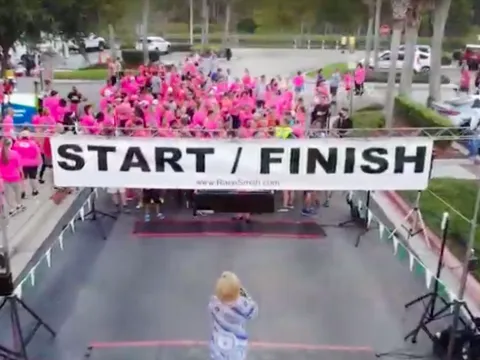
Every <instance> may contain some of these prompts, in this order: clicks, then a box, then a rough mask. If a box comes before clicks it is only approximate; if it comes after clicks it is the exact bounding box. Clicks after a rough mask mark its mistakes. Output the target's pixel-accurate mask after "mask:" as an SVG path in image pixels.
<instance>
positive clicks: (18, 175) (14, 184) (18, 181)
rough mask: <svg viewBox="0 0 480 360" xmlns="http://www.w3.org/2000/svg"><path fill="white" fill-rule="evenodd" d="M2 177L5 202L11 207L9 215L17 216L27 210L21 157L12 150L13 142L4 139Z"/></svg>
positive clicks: (0, 156) (1, 161)
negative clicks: (24, 198) (23, 197)
mask: <svg viewBox="0 0 480 360" xmlns="http://www.w3.org/2000/svg"><path fill="white" fill-rule="evenodd" d="M0 176H1V177H2V179H3V183H4V186H5V200H6V202H7V204H8V206H9V209H10V210H9V215H10V216H12V215H15V214H16V213H18V212H19V211H22V210H24V209H25V206H24V205H22V177H23V174H22V164H21V159H20V155H19V154H18V152H16V151H15V150H12V140H11V139H8V138H4V139H3V142H2V149H1V153H0Z"/></svg>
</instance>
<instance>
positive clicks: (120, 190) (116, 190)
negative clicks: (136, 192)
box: [107, 188, 125, 194]
mask: <svg viewBox="0 0 480 360" xmlns="http://www.w3.org/2000/svg"><path fill="white" fill-rule="evenodd" d="M107 193H109V194H117V193H120V194H125V188H107Z"/></svg>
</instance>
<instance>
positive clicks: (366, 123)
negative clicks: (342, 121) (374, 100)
mask: <svg viewBox="0 0 480 360" xmlns="http://www.w3.org/2000/svg"><path fill="white" fill-rule="evenodd" d="M351 119H352V122H353V127H354V128H356V129H377V128H383V127H384V126H385V116H384V115H383V112H382V111H381V110H366V109H360V110H358V111H356V112H354V113H353V114H352V117H351Z"/></svg>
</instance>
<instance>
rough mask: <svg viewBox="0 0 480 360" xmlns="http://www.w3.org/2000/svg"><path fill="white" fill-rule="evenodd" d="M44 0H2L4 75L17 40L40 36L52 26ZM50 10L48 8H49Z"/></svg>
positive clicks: (0, 40)
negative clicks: (10, 53)
mask: <svg viewBox="0 0 480 360" xmlns="http://www.w3.org/2000/svg"><path fill="white" fill-rule="evenodd" d="M45 5H46V4H44V3H43V1H42V0H13V1H11V0H0V47H1V49H2V54H3V56H1V68H2V74H1V75H2V76H3V75H4V73H5V70H7V68H8V66H9V56H8V54H9V52H10V50H11V49H12V48H13V46H14V44H15V42H16V41H19V40H22V39H25V38H28V37H39V36H40V32H41V31H42V30H43V31H48V30H50V28H51V24H52V22H51V19H50V17H49V16H48V13H46V12H45V7H44V6H45ZM47 10H48V9H47Z"/></svg>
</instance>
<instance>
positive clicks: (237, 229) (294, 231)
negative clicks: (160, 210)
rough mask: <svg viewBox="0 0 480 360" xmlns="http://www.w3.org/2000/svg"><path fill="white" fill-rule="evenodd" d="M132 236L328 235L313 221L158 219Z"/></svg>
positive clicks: (139, 226)
mask: <svg viewBox="0 0 480 360" xmlns="http://www.w3.org/2000/svg"><path fill="white" fill-rule="evenodd" d="M133 233H134V234H135V235H137V236H143V237H171V236H187V237H188V236H193V235H194V236H202V235H204V236H208V235H224V236H228V235H231V236H261V235H265V236H273V237H290V238H291V237H294V238H320V237H324V236H325V232H324V231H323V229H322V227H321V226H320V225H319V224H317V223H316V222H313V221H291V222H290V221H256V220H252V221H251V222H250V223H245V222H243V221H236V220H220V221H217V220H215V219H210V220H209V219H201V220H191V221H190V220H187V221H185V220H159V221H150V222H141V221H138V222H136V223H135V227H134V230H133Z"/></svg>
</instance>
